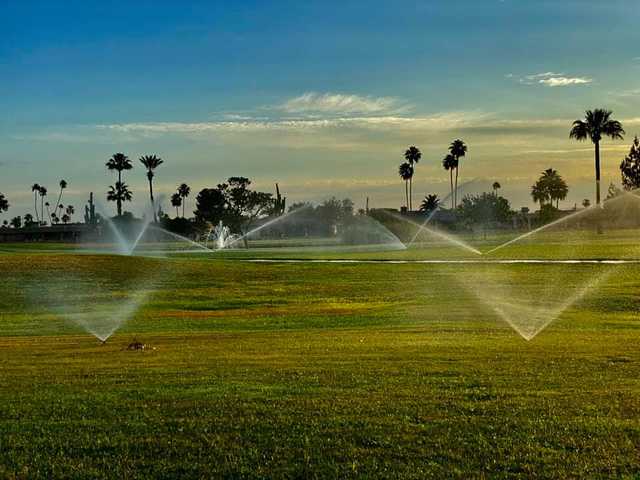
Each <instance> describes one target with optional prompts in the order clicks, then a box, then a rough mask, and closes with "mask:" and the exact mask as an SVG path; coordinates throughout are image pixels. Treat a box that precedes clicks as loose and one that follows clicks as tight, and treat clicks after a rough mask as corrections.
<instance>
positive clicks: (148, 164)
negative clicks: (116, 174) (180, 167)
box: [138, 155, 164, 223]
mask: <svg viewBox="0 0 640 480" xmlns="http://www.w3.org/2000/svg"><path fill="white" fill-rule="evenodd" d="M138 160H139V161H140V163H141V164H142V165H143V166H144V168H146V169H147V181H148V182H149V199H150V200H151V209H152V210H153V221H154V222H156V223H157V222H158V216H157V215H156V206H155V203H154V200H153V177H154V176H155V169H156V168H158V167H159V166H160V165H162V164H163V163H164V161H163V160H162V159H161V158H160V157H157V156H156V155H143V156H142V157H140V158H139V159H138Z"/></svg>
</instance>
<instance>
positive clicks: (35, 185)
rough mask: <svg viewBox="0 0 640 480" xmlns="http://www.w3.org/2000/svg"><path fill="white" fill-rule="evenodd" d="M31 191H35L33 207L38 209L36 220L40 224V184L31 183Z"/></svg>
mask: <svg viewBox="0 0 640 480" xmlns="http://www.w3.org/2000/svg"><path fill="white" fill-rule="evenodd" d="M31 191H32V192H33V208H34V210H35V211H36V220H37V221H38V225H39V224H40V215H39V214H38V194H39V193H40V185H38V184H37V183H34V184H33V185H31Z"/></svg>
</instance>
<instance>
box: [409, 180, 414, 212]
mask: <svg viewBox="0 0 640 480" xmlns="http://www.w3.org/2000/svg"><path fill="white" fill-rule="evenodd" d="M411 210H413V177H411V178H410V179H409V211H411Z"/></svg>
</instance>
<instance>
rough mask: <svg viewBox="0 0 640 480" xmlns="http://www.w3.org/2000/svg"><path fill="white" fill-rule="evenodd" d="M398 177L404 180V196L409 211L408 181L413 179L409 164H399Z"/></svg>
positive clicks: (411, 168)
mask: <svg viewBox="0 0 640 480" xmlns="http://www.w3.org/2000/svg"><path fill="white" fill-rule="evenodd" d="M398 175H400V178H402V180H404V195H405V199H406V206H407V210H409V180H410V179H411V177H413V167H412V166H411V164H410V163H409V162H404V163H401V164H400V167H399V168H398Z"/></svg>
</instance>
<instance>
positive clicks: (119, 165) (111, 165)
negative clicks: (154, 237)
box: [105, 153, 133, 217]
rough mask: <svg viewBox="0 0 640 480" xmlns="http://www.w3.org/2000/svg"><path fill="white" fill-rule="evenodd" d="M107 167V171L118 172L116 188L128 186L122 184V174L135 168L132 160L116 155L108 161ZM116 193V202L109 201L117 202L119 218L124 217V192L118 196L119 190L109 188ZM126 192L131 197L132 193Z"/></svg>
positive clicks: (120, 154)
mask: <svg viewBox="0 0 640 480" xmlns="http://www.w3.org/2000/svg"><path fill="white" fill-rule="evenodd" d="M105 165H106V166H107V170H115V171H116V172H118V181H117V182H116V187H117V186H118V185H120V186H121V187H123V186H124V187H126V185H125V184H124V183H122V172H123V171H124V170H131V169H132V168H133V165H132V164H131V160H129V157H127V156H126V155H125V154H124V153H116V154H114V155H113V156H112V157H111V158H110V159H109V160H107V163H106V164H105ZM109 188H111V189H112V190H113V191H114V197H113V198H114V200H109V198H107V200H109V201H115V202H116V205H117V209H118V216H119V217H121V216H122V202H123V201H124V200H123V194H124V192H122V194H118V191H117V188H114V187H109ZM126 191H127V192H128V193H129V196H131V192H130V191H129V189H128V188H127V189H126ZM129 200H131V198H129Z"/></svg>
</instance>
